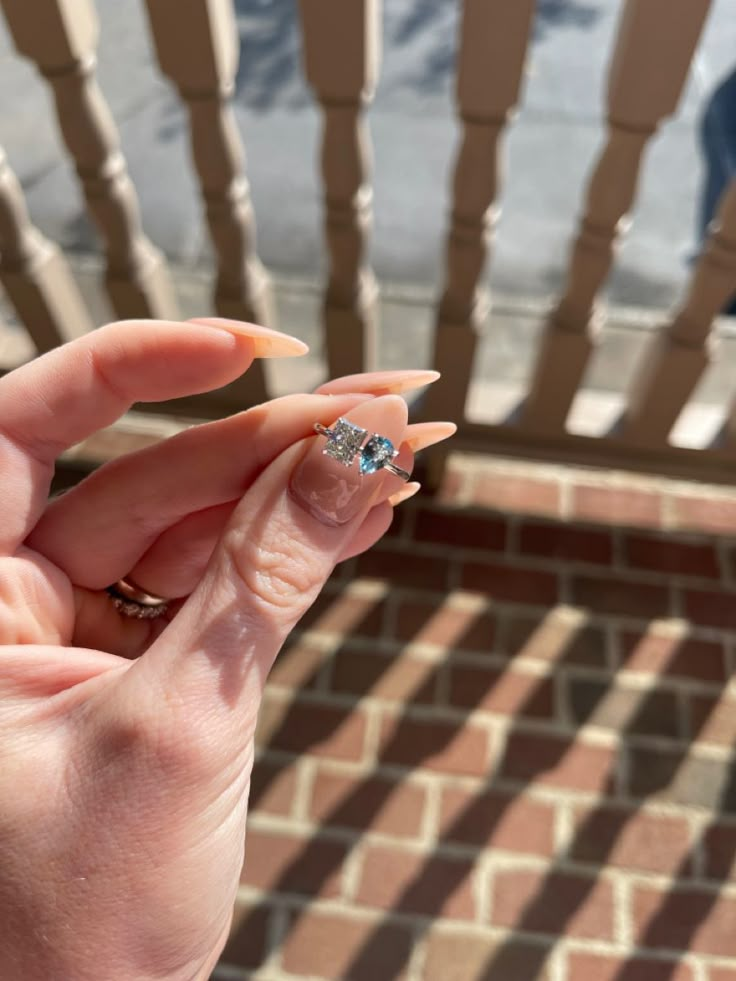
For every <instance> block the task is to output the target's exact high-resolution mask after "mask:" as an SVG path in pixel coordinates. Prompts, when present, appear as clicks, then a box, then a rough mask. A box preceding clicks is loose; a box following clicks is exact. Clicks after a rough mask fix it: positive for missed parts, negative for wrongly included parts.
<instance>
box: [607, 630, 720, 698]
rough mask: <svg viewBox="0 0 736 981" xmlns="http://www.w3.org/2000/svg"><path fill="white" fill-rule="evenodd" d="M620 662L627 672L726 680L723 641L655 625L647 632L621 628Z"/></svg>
mask: <svg viewBox="0 0 736 981" xmlns="http://www.w3.org/2000/svg"><path fill="white" fill-rule="evenodd" d="M620 664H621V666H622V667H623V668H625V669H626V670H627V671H640V672H642V673H643V674H658V675H666V676H667V677H671V678H692V679H693V680H695V681H712V682H716V683H717V682H723V681H725V680H726V663H725V654H724V649H723V644H722V643H717V642H715V641H709V640H697V639H695V638H692V637H677V636H675V635H674V634H672V633H668V632H665V631H659V632H658V631H657V628H656V626H655V625H653V624H650V625H649V626H648V627H647V629H646V631H633V630H622V631H621V634H620Z"/></svg>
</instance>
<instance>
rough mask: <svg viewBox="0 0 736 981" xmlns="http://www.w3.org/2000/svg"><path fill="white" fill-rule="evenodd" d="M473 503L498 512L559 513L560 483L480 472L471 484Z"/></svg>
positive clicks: (555, 515)
mask: <svg viewBox="0 0 736 981" xmlns="http://www.w3.org/2000/svg"><path fill="white" fill-rule="evenodd" d="M470 498H471V500H472V503H473V504H476V505H478V506H479V507H484V508H496V509H497V510H499V511H513V512H519V513H530V514H550V515H553V516H554V517H557V515H559V513H560V499H561V498H560V484H559V482H558V481H557V480H539V479H537V478H534V477H523V476H507V475H505V474H496V473H479V474H477V475H476V477H475V479H474V480H473V482H472V483H471V485H470Z"/></svg>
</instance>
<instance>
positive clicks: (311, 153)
mask: <svg viewBox="0 0 736 981" xmlns="http://www.w3.org/2000/svg"><path fill="white" fill-rule="evenodd" d="M457 6H458V5H456V4H454V3H448V2H447V0H392V2H391V3H389V4H387V5H386V13H385V28H384V58H383V72H382V78H381V83H380V85H379V89H378V92H377V95H376V99H375V104H374V106H373V108H372V110H371V116H370V120H371V131H372V134H373V140H374V145H375V227H374V233H373V243H372V258H373V262H374V265H375V267H376V269H377V271H378V273H379V275H380V276H381V277H383V278H385V279H389V280H392V281H397V282H401V283H416V284H420V285H423V286H425V287H430V288H431V289H432V290H435V289H436V286H437V282H438V278H439V273H440V269H441V251H442V234H443V227H444V222H445V215H446V212H447V193H446V188H447V184H448V175H449V168H450V167H451V164H452V160H453V157H454V154H455V148H456V144H457V128H456V125H455V123H454V121H453V109H452V73H453V60H454V46H455V37H456V17H457ZM729 6H730V3H729V0H715V2H714V4H713V9H712V12H711V16H710V19H709V21H708V24H707V25H706V30H705V34H704V37H703V41H702V44H701V48H700V51H699V53H698V55H697V57H696V60H695V63H694V66H693V71H692V73H691V78H690V83H689V85H688V88H687V92H686V94H685V97H684V99H683V103H682V106H681V110H680V114H679V115H678V117H677V119H676V120H675V121H673V122H671V123H670V124H668V125H667V126H666V127H665V128H664V129H663V131H662V133H661V135H660V136H659V137H658V138H657V139H656V141H655V142H654V144H653V146H652V149H651V153H650V155H649V156H648V159H647V162H646V169H645V173H644V176H643V181H642V185H641V192H640V199H639V208H638V213H637V221H636V224H635V226H634V228H633V230H632V232H631V234H630V235H629V238H628V240H627V242H626V245H625V247H624V249H623V251H622V254H621V257H620V261H619V263H618V267H617V270H616V272H615V274H614V276H613V280H612V284H611V295H612V298H613V300H614V301H615V302H618V303H625V304H637V305H643V306H663V305H664V306H666V305H669V304H670V303H671V302H672V301H673V299H674V298H675V297H676V295H677V293H678V291H679V288H680V284H681V282H682V277H683V274H684V273H685V272H686V270H687V264H688V258H689V256H690V255H691V254H692V252H693V249H694V243H695V228H696V217H695V212H696V206H697V201H698V198H699V194H700V187H701V184H702V180H703V168H702V163H701V159H700V150H699V138H698V132H697V130H698V117H699V113H700V112H701V109H702V106H703V104H704V101H705V100H706V99H707V97H708V95H709V93H710V92H711V91H712V90H713V88H714V87H715V85H716V84H717V82H718V80H719V79H720V78H722V77H723V76H724V75H725V74H726V73H727V72H728V71H730V70H731V68H732V67H733V66H732V61H731V59H732V58H733V51H734V50H736V47H735V45H736V19H734V18H733V17H730V18H729V13H731V12H732V11H731V10H730V9H729ZM97 7H98V10H99V14H100V21H101V39H100V67H99V78H100V82H101V85H102V88H103V91H104V92H105V94H106V96H107V98H108V99H109V102H110V104H111V106H112V109H113V112H114V115H115V118H116V119H117V121H118V124H119V126H120V131H121V136H122V141H123V146H124V150H125V152H126V155H127V158H128V162H129V166H130V170H131V173H132V175H133V178H134V181H135V183H136V186H137V188H138V192H139V195H140V199H141V203H142V209H143V215H144V221H145V226H146V229H147V232H148V234H149V235H150V237H151V238H152V239H153V241H154V242H156V243H157V244H158V245H159V246H161V247H162V248H163V249H164V250H165V251H166V252H167V253H168V254H169V255H170V256H171V257H172V259H174V260H175V261H176V262H178V263H182V264H184V265H185V266H188V267H200V268H201V267H204V266H206V265H207V264H208V262H209V249H208V245H207V241H206V236H205V231H204V228H203V224H202V220H201V208H200V203H199V199H198V194H197V190H196V186H195V183H194V181H193V178H192V175H191V168H190V163H189V148H188V134H187V129H186V120H185V115H184V113H183V112H182V110H181V107H180V105H179V103H178V101H177V98H176V96H175V94H174V93H173V91H172V90H171V88H170V87H169V86H168V84H167V83H166V82H165V81H164V80H163V79H162V78H161V77H160V75H159V74H158V72H157V71H156V70H155V68H154V66H153V64H152V55H151V48H150V43H149V40H148V34H147V24H146V22H145V16H144V12H143V9H142V5H141V4H140V3H125V4H121V3H119V2H117V0H98V2H97ZM236 8H237V11H238V21H239V26H240V30H241V36H242V53H241V68H240V72H239V75H238V80H237V89H236V94H235V101H236V111H237V116H238V120H239V122H240V125H241V127H242V131H243V134H244V137H245V141H246V146H247V148H248V153H249V159H248V174H249V177H250V180H251V183H252V190H253V198H254V202H255V207H256V213H257V217H258V228H259V250H260V253H261V255H262V256H263V258H264V260H265V261H266V263H267V264H268V265H269V266H270V267H272V268H273V269H274V270H275V271H276V272H278V273H282V274H283V273H286V274H291V273H297V274H299V275H300V276H314V275H319V273H320V265H321V264H322V263H323V261H324V260H323V256H322V253H321V248H320V247H319V246H320V243H321V241H322V235H321V217H320V215H321V205H320V197H319V187H318V181H317V177H316V173H315V169H316V168H315V162H316V154H317V143H318V138H319V118H318V115H317V113H316V111H315V109H314V107H313V104H312V100H311V98H310V96H309V94H308V92H307V91H306V90H305V87H304V85H303V83H302V81H301V73H300V65H299V36H298V31H297V25H296V22H295V13H294V10H295V7H294V4H293V0H270V2H257V0H236ZM619 8H620V3H619V2H618V0H540V2H539V4H538V16H537V21H536V25H535V29H534V35H533V40H532V44H531V49H530V59H529V66H528V78H527V83H526V91H525V99H524V109H523V112H522V113H521V115H520V117H519V119H518V121H517V122H516V123H515V124H514V125H513V128H512V130H511V132H510V137H509V140H508V167H507V175H508V176H507V180H506V187H505V189H504V193H503V205H504V216H503V219H502V221H501V227H500V230H499V237H498V244H497V247H496V249H495V255H494V261H493V264H492V271H491V280H492V283H493V285H494V286H495V287H496V288H498V289H500V290H501V292H505V293H510V294H516V295H520V296H523V297H525V298H526V297H540V296H546V295H548V294H549V293H550V292H551V291H553V290H554V288H555V287H556V286H557V284H558V282H559V278H560V275H561V270H562V269H563V268H564V264H565V261H566V252H567V245H568V241H569V236H570V233H571V230H572V228H573V225H574V219H575V215H576V213H577V211H578V207H579V200H580V190H581V187H582V185H583V182H584V180H585V176H586V174H587V172H588V170H589V168H590V165H591V161H592V159H593V156H594V154H595V152H596V150H597V147H598V145H599V143H600V139H601V132H602V130H601V101H602V97H601V91H602V79H603V76H604V72H605V64H606V61H607V52H608V51H609V50H610V43H611V38H612V35H613V32H614V30H615V26H616V19H617V14H618V11H619ZM0 112H1V115H0V119H1V120H2V122H1V123H0V143H1V144H2V145H3V146H4V147H5V149H6V151H7V153H8V156H9V159H10V162H11V165H12V166H13V168H14V169H15V170H16V172H17V174H18V175H19V177H20V179H21V182H22V184H23V186H24V188H25V190H26V193H27V196H28V201H29V205H30V208H31V213H32V216H33V219H34V221H35V222H36V223H37V224H38V225H39V226H40V227H41V228H42V229H43V230H44V231H45V232H46V233H47V234H49V235H50V236H51V237H53V238H54V239H56V240H57V241H59V242H61V243H62V244H63V245H64V246H65V247H67V248H69V249H72V250H75V251H78V252H91V251H94V250H95V248H96V240H95V235H94V232H93V230H92V229H91V227H90V225H89V222H88V219H87V217H86V214H85V211H84V208H83V205H82V202H81V199H80V195H79V191H78V188H77V185H76V180H75V176H74V174H73V171H72V169H71V167H70V166H69V163H68V161H67V160H66V158H65V156H64V154H63V153H62V151H61V149H60V145H59V139H58V135H57V128H56V124H55V120H54V119H53V115H52V112H51V109H50V105H49V99H48V93H47V92H46V90H45V86H44V83H43V82H42V81H41V80H40V79H39V78H38V77H37V76H36V73H35V71H34V70H33V69H32V68H31V67H30V66H29V65H27V64H25V63H23V62H22V61H20V59H18V58H17V57H16V56H15V54H14V53H13V52H12V48H11V45H10V42H9V40H8V38H7V36H6V35H5V33H4V32H3V33H2V34H0ZM407 174H411V180H407V179H406V175H407Z"/></svg>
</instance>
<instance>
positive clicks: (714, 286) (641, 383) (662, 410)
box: [619, 180, 736, 444]
mask: <svg viewBox="0 0 736 981" xmlns="http://www.w3.org/2000/svg"><path fill="white" fill-rule="evenodd" d="M734 293H736V180H735V181H732V182H731V184H730V186H729V188H728V190H727V191H726V192H725V193H724V195H723V197H722V199H721V202H720V205H719V208H718V214H717V215H716V218H715V220H714V222H713V223H712V225H711V229H710V234H709V237H708V241H707V243H706V246H705V249H704V250H703V253H702V255H701V256H700V259H699V260H698V263H697V265H696V267H695V269H694V271H693V274H692V277H691V279H690V285H689V290H688V294H687V297H686V299H685V301H684V303H683V304H682V305H681V306H680V308H679V309H678V310H677V312H676V313H675V316H674V318H673V319H672V321H671V322H670V323H669V324H667V325H666V326H664V327H663V328H661V329H660V330H659V331H658V332H657V336H656V337H655V338H654V340H653V342H652V344H651V345H650V347H649V349H648V350H647V352H646V353H645V355H644V358H643V361H642V364H641V368H640V370H639V373H638V375H637V377H636V379H635V381H634V383H633V385H632V387H631V393H630V396H629V401H628V405H627V407H626V410H625V412H624V416H623V418H622V421H621V424H620V426H619V434H620V435H621V436H623V437H624V438H625V439H628V440H630V441H631V442H636V443H646V444H662V443H665V442H667V437H668V436H669V434H670V431H671V429H672V427H673V426H674V424H675V422H676V421H677V417H678V416H679V414H680V412H681V410H682V409H683V407H684V406H685V404H686V403H687V401H688V400H689V398H690V396H691V395H692V393H693V391H694V389H695V386H696V385H697V383H698V382H699V381H700V378H701V377H702V375H703V372H704V371H705V369H706V368H707V366H708V364H709V363H710V361H711V359H712V357H713V354H714V352H715V338H714V337H713V336H712V328H713V322H714V318H715V317H716V316H717V315H718V313H719V312H720V311H721V310H722V309H723V308H724V306H725V305H726V304H727V303H728V301H729V300H730V299H731V297H732V296H733V295H734Z"/></svg>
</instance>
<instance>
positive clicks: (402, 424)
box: [289, 395, 407, 526]
mask: <svg viewBox="0 0 736 981" xmlns="http://www.w3.org/2000/svg"><path fill="white" fill-rule="evenodd" d="M406 417H407V408H406V403H405V402H404V400H403V399H402V398H400V397H399V396H398V395H384V396H381V397H379V398H376V399H372V400H371V401H370V402H364V403H363V404H362V405H358V406H356V407H355V408H354V409H351V410H350V412H348V413H346V414H345V417H344V418H345V420H346V422H348V423H350V424H351V425H352V426H355V427H358V430H359V431H358V432H357V433H355V436H356V447H359V446H360V445H361V444H362V443H363V442H364V441H365V440H366V439H367V438H368V437H369V436H371V435H373V434H374V433H379V434H380V435H381V436H385V437H386V438H387V439H389V440H391V442H392V443H393V444H394V446H396V447H398V446H399V444H400V442H401V438H402V436H403V434H404V429H405V428H406ZM333 426H334V423H333V424H332V425H331V426H330V427H329V428H333ZM361 432H363V435H362V436H361V435H360V433H361ZM328 445H329V447H330V448H331V449H334V448H335V447H336V446H337V445H338V444H337V443H336V442H335V441H331V442H330V443H329V444H328V442H327V441H326V437H324V436H316V437H315V439H314V440H313V441H312V445H311V446H310V447H309V449H308V450H307V451H306V454H305V456H304V457H303V458H302V460H301V461H300V463H298V464H297V466H296V469H295V470H294V473H293V474H292V477H291V481H290V484H289V491H290V493H291V496H292V498H294V499H295V500H296V501H298V503H299V504H300V505H301V506H302V507H303V508H305V510H307V511H309V513H310V514H311V515H312V516H313V517H315V518H317V520H318V521H321V522H322V523H323V524H326V525H332V526H340V525H344V524H347V522H349V521H352V519H353V518H356V517H357V516H358V515H360V514H363V513H366V512H367V511H368V509H369V508H370V507H372V506H373V505H374V504H376V503H378V501H379V500H380V499H382V496H387V494H388V493H389V492H390V491H391V490H393V491H395V484H394V482H395V481H397V480H398V479H399V478H397V477H393V476H391V475H390V474H388V473H386V472H385V471H381V470H378V471H377V472H376V473H369V474H366V475H365V476H362V475H361V473H360V470H359V467H358V459H359V457H360V449H359V448H356V452H355V454H352V455H351V456H352V462H351V463H350V465H349V466H346V465H345V464H343V463H341V462H340V461H339V460H337V459H335V458H334V457H332V456H329V455H328V454H326V453H325V449H326V448H327V447H328ZM342 445H343V447H344V446H345V442H343V444H342ZM346 456H347V454H346ZM387 488H389V490H387Z"/></svg>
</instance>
